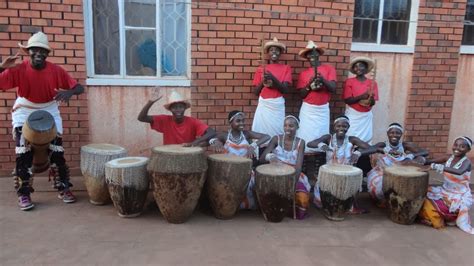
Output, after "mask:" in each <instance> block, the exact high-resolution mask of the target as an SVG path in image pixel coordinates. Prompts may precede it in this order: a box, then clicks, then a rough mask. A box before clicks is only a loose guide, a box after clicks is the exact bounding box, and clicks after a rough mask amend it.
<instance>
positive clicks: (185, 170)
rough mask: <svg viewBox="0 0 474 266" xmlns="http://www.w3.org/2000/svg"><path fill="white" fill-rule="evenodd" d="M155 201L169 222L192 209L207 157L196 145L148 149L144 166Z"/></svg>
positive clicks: (177, 220) (182, 218)
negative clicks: (150, 181) (148, 158)
mask: <svg viewBox="0 0 474 266" xmlns="http://www.w3.org/2000/svg"><path fill="white" fill-rule="evenodd" d="M147 169H148V171H149V172H150V174H151V178H152V179H153V184H154V191H153V194H154V196H155V200H156V203H157V204H158V207H159V208H160V211H161V213H162V214H163V216H164V217H165V219H166V220H167V221H168V222H170V223H184V222H185V221H186V220H187V219H188V218H189V217H190V216H191V215H192V213H193V211H194V209H195V208H196V205H197V203H198V200H199V196H200V195H201V192H202V188H203V186H204V182H205V181H206V170H207V159H206V156H205V154H204V150H203V149H202V148H199V147H183V146H181V145H165V146H159V147H155V148H153V149H152V155H151V158H150V162H149V163H148V167H147Z"/></svg>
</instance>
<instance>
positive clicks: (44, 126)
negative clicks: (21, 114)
mask: <svg viewBox="0 0 474 266" xmlns="http://www.w3.org/2000/svg"><path fill="white" fill-rule="evenodd" d="M22 134H23V137H24V138H25V139H26V140H27V141H28V142H29V143H30V145H31V150H32V152H33V169H32V171H33V173H41V172H44V171H45V170H47V169H48V168H49V163H50V162H49V144H50V143H51V141H53V140H54V138H56V135H57V132H56V124H55V122H54V118H53V116H52V115H51V114H50V113H49V112H47V111H43V110H37V111H34V112H32V113H31V114H30V115H29V116H28V118H27V119H26V122H25V124H24V125H23V129H22Z"/></svg>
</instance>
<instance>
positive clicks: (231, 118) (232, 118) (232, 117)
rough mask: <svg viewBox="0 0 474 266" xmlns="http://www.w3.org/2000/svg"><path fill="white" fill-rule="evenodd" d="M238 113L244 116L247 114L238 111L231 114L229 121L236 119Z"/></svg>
mask: <svg viewBox="0 0 474 266" xmlns="http://www.w3.org/2000/svg"><path fill="white" fill-rule="evenodd" d="M238 115H242V116H245V114H244V112H238V113H236V114H235V115H233V116H231V117H230V119H229V122H232V120H234V118H235V117H236V116H238Z"/></svg>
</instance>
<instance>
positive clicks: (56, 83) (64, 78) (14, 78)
mask: <svg viewBox="0 0 474 266" xmlns="http://www.w3.org/2000/svg"><path fill="white" fill-rule="evenodd" d="M76 85H77V81H76V80H74V79H73V78H72V77H71V76H70V75H69V74H68V73H67V72H66V70H64V69H63V68H62V67H60V66H58V65H56V64H53V63H50V62H46V67H45V68H43V69H41V70H37V69H34V68H33V67H32V66H31V64H30V62H29V60H25V61H23V62H22V63H21V64H19V65H17V66H15V67H12V68H8V69H6V70H4V71H3V72H2V73H0V90H8V89H13V88H16V87H18V91H17V92H18V96H19V97H24V98H26V99H27V100H28V101H30V102H34V103H47V102H50V101H52V100H53V99H54V96H56V91H55V89H64V90H70V89H72V88H74V86H76Z"/></svg>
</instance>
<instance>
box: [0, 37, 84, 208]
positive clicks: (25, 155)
mask: <svg viewBox="0 0 474 266" xmlns="http://www.w3.org/2000/svg"><path fill="white" fill-rule="evenodd" d="M19 46H20V48H21V50H22V51H23V52H25V53H27V54H28V55H29V56H30V58H29V60H25V61H23V62H22V63H20V64H16V60H17V59H18V58H19V54H16V55H15V56H9V57H7V59H6V60H5V61H3V62H2V63H1V64H0V90H8V89H12V88H17V94H18V97H17V99H16V101H15V104H14V106H13V108H12V124H13V134H14V139H15V141H16V148H15V153H16V157H17V158H16V167H15V188H16V189H17V195H18V205H19V207H20V209H21V210H29V209H32V208H33V207H34V205H33V203H32V202H31V197H30V193H31V192H33V188H32V182H33V180H32V170H31V169H32V164H33V157H34V151H33V150H32V148H31V145H30V143H28V141H27V140H25V138H24V136H23V133H22V129H23V124H24V123H25V121H26V120H27V118H28V116H29V115H30V114H31V113H33V112H34V111H37V110H44V111H47V112H49V113H50V114H51V115H52V117H53V118H54V122H55V126H56V131H57V134H58V135H57V136H56V138H55V139H54V140H53V141H52V142H51V144H50V145H49V155H50V163H51V167H50V173H52V174H53V176H54V187H55V188H57V189H58V192H59V195H58V197H59V198H60V199H62V200H63V201H64V202H65V203H72V202H75V201H76V198H75V197H74V195H73V194H72V193H71V191H70V189H69V188H70V187H71V186H72V184H71V183H70V182H69V168H68V166H67V164H66V160H65V159H64V148H63V146H62V137H61V135H62V133H63V127H62V119H61V116H60V113H59V108H58V102H60V101H63V102H68V101H69V99H70V98H71V97H72V96H73V95H79V94H81V93H83V92H84V88H83V87H82V86H81V85H80V84H78V83H77V81H76V80H74V79H73V78H72V77H71V76H70V75H69V74H68V73H67V72H66V71H65V70H64V69H63V68H61V67H60V66H58V65H55V64H53V63H50V62H48V61H46V58H47V57H48V55H49V53H50V51H51V48H50V47H49V42H48V37H47V36H46V35H45V34H44V33H42V32H37V33H35V34H34V35H33V36H31V38H30V39H29V40H28V44H27V45H22V44H19ZM33 171H34V170H33Z"/></svg>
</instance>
